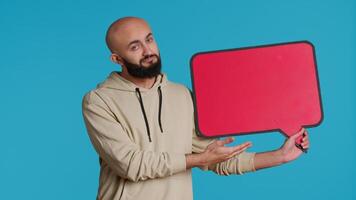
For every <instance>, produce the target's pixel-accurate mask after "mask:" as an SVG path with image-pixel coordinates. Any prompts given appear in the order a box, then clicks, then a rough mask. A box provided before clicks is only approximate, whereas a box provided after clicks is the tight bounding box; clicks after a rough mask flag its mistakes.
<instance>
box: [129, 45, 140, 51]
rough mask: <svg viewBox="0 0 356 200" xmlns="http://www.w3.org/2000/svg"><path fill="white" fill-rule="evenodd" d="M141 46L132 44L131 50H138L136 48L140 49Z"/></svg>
mask: <svg viewBox="0 0 356 200" xmlns="http://www.w3.org/2000/svg"><path fill="white" fill-rule="evenodd" d="M139 47H140V46H139V45H138V44H134V45H131V46H130V50H131V51H136V50H138V49H139Z"/></svg>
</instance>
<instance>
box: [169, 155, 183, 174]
mask: <svg viewBox="0 0 356 200" xmlns="http://www.w3.org/2000/svg"><path fill="white" fill-rule="evenodd" d="M170 156H171V162H172V163H171V164H172V174H176V173H179V172H184V171H186V167H187V166H186V165H187V163H186V158H185V154H176V153H171V154H170Z"/></svg>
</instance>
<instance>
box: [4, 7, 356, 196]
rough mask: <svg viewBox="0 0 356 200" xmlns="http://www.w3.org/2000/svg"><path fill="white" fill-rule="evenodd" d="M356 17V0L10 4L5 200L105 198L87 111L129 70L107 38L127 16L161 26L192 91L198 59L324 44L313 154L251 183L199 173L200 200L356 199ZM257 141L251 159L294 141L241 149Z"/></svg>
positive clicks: (263, 139) (276, 137)
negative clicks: (84, 106)
mask: <svg viewBox="0 0 356 200" xmlns="http://www.w3.org/2000/svg"><path fill="white" fill-rule="evenodd" d="M355 12H356V2H355V1H351V0H349V1H347V0H344V1H342V0H339V1H337V0H334V1H331V0H299V1H285V0H270V1H257V0H249V1H241V0H238V1H234V0H230V1H225V0H221V1H207V0H206V1H188V0H180V1H157V0H152V1H137V0H130V1H118V0H117V1H112V0H107V1H93V0H85V1H84V0H77V1H70V0H62V1H53V0H37V1H25V0H11V1H10V0H1V1H0V25H1V31H0V58H1V59H0V88H1V90H0V93H1V96H0V113H1V115H0V134H1V135H0V136H1V139H0V199H36V200H39V199H51V200H57V199H58V200H59V199H60V200H62V199H95V196H96V193H97V187H98V176H99V162H98V156H97V154H96V152H95V151H94V149H93V147H92V145H91V143H90V141H89V138H88V135H87V133H86V129H85V126H84V122H83V118H82V114H81V101H82V97H83V95H84V94H85V93H86V92H88V91H89V90H91V89H93V88H95V87H96V84H97V83H99V82H101V81H102V80H104V79H105V78H106V77H107V76H108V74H109V73H110V72H111V71H113V70H120V66H119V65H115V64H113V63H112V62H111V61H110V60H109V55H110V54H109V51H108V50H107V48H106V46H105V42H104V37H105V31H106V29H107V28H108V26H109V25H110V23H111V22H113V21H114V20H115V19H117V18H119V17H123V16H138V17H142V18H144V19H146V20H147V21H148V22H149V23H150V25H151V27H152V29H153V33H154V35H155V37H156V40H157V42H158V45H159V48H160V52H161V57H162V62H163V71H164V72H165V73H167V75H168V79H169V80H171V81H175V82H178V83H182V84H184V85H186V86H188V87H190V88H191V80H190V69H189V61H190V58H191V56H192V55H193V54H194V53H196V52H199V51H210V50H218V49H228V48H237V47H244V46H256V45H263V44H271V43H280V42H289V41H298V40H309V41H311V42H312V43H313V44H314V45H315V48H316V56H317V63H318V72H319V80H320V86H321V95H322V103H323V111H324V120H323V122H322V124H321V125H320V126H319V127H316V128H310V129H308V131H309V133H310V140H311V149H310V151H309V153H308V154H306V155H303V156H302V157H301V158H300V159H298V160H297V161H295V162H292V163H289V164H286V165H283V166H279V167H275V168H271V169H266V170H261V171H258V172H256V173H249V174H245V175H243V176H229V177H222V176H217V175H215V174H214V173H212V172H202V171H200V170H199V169H194V170H193V171H194V175H193V184H194V188H193V189H194V198H195V199H196V200H203V199H204V200H210V199H211V200H212V199H262V198H263V199H274V200H279V199H280V200H282V199H283V200H285V199H288V200H300V199H305V200H309V199H343V200H346V199H350V200H351V199H355V198H356V195H355V191H354V190H353V189H354V188H355V183H356V175H355V167H356V161H355V141H356V140H355V139H356V138H355V134H356V132H355V122H356V120H355V119H356V116H355V115H356V109H355V95H356V87H355V80H356V79H355V78H356V76H355V75H356V67H355V64H356V59H355V55H356V40H355V39H356V13H355ZM302 80H303V77H301V81H302ZM247 140H251V141H252V142H253V144H254V146H253V147H252V148H251V149H250V151H267V150H272V149H276V148H279V146H280V145H281V144H282V143H283V141H284V136H283V135H281V134H280V133H277V132H273V133H268V134H258V135H248V136H239V137H236V141H235V142H234V144H238V143H242V142H244V141H247ZM152 192H154V191H152Z"/></svg>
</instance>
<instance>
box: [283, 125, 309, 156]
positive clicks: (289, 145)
mask: <svg viewBox="0 0 356 200" xmlns="http://www.w3.org/2000/svg"><path fill="white" fill-rule="evenodd" d="M300 136H303V138H302V142H301V144H300V145H301V147H303V149H308V148H309V136H308V132H307V131H306V130H305V129H304V128H302V129H301V130H300V131H299V132H298V133H296V134H294V135H293V136H291V137H290V138H288V139H286V141H285V142H284V144H283V146H282V147H281V148H280V149H279V150H278V151H279V152H280V154H281V155H282V157H283V161H284V162H290V161H292V160H295V159H297V158H298V157H299V156H300V155H301V154H302V153H303V151H302V150H300V149H299V148H298V147H297V146H296V145H295V144H296V140H297V138H298V137H300Z"/></svg>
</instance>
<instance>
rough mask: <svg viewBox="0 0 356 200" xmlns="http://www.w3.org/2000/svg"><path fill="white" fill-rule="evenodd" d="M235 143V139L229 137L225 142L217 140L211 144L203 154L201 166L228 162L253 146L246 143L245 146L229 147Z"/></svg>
mask: <svg viewBox="0 0 356 200" xmlns="http://www.w3.org/2000/svg"><path fill="white" fill-rule="evenodd" d="M233 141H234V138H233V137H228V138H226V139H224V140H217V141H215V142H213V143H211V144H210V145H209V146H208V147H207V148H206V149H205V151H204V152H203V153H201V155H200V156H201V161H202V162H201V166H209V165H211V164H216V163H220V162H223V161H225V160H228V159H230V158H232V157H234V156H235V155H237V154H240V153H242V152H243V151H245V150H246V149H247V148H249V147H251V146H252V143H251V142H245V143H243V144H240V145H237V146H232V147H227V146H225V145H226V144H229V143H231V142H233Z"/></svg>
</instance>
